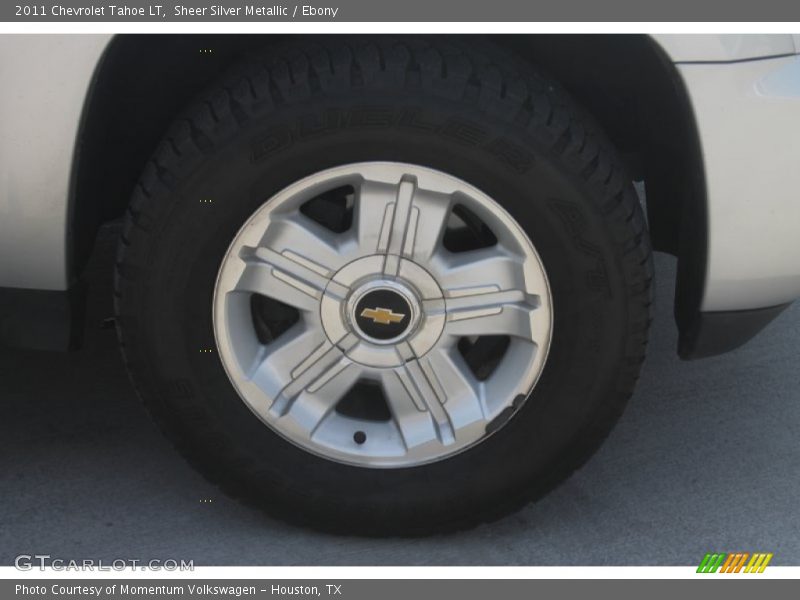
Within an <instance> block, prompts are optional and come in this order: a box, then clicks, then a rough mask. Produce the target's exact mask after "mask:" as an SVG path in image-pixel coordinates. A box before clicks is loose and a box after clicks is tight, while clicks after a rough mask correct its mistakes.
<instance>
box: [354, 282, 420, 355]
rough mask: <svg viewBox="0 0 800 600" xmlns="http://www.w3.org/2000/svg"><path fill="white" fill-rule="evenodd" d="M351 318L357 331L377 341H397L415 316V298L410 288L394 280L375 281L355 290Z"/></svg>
mask: <svg viewBox="0 0 800 600" xmlns="http://www.w3.org/2000/svg"><path fill="white" fill-rule="evenodd" d="M350 305H351V307H352V314H351V317H350V318H351V320H352V323H353V324H354V325H355V330H356V333H358V334H359V335H361V336H362V337H364V338H366V339H368V340H369V341H371V342H374V343H378V344H388V343H394V342H397V341H399V340H400V339H401V338H403V337H405V335H406V334H407V333H408V332H409V331H410V330H411V329H412V327H413V325H414V323H415V322H416V320H417V316H418V310H417V308H416V305H417V302H416V299H415V298H414V295H413V294H412V293H411V291H410V290H408V289H406V287H405V286H402V285H400V284H398V283H396V282H390V281H374V282H371V283H369V284H367V285H366V286H364V287H363V288H361V289H360V290H358V291H357V292H356V294H355V295H354V298H353V301H352V302H351V303H350Z"/></svg>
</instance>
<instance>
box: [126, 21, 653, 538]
mask: <svg viewBox="0 0 800 600" xmlns="http://www.w3.org/2000/svg"><path fill="white" fill-rule="evenodd" d="M376 161H377V162H381V163H407V164H412V165H420V167H421V168H427V169H435V170H436V171H437V172H441V173H445V174H447V175H449V176H452V177H454V178H458V179H459V180H462V181H465V182H467V183H468V184H469V185H471V186H474V188H475V189H477V190H480V192H482V193H484V194H486V195H487V196H488V197H490V198H492V199H494V200H495V201H496V202H497V204H499V205H500V206H502V210H504V211H506V212H507V213H508V214H509V215H510V216H511V217H512V218H513V219H514V220H515V221H516V223H518V224H519V226H520V227H521V228H522V230H523V231H524V232H525V234H526V236H527V238H528V239H530V240H531V241H532V243H533V246H535V251H536V253H537V254H538V257H539V258H540V260H541V263H542V265H543V268H544V270H545V271H546V274H547V279H548V282H549V290H550V297H551V300H552V330H551V334H550V337H549V354H548V355H547V360H546V362H544V363H543V368H542V370H541V372H540V373H539V375H538V382H537V383H536V385H535V387H534V388H533V390H532V392H530V394H529V395H527V398H526V397H525V395H523V396H522V397H520V398H516V399H515V401H514V402H513V406H511V407H509V408H508V409H507V410H505V411H504V412H503V415H502V418H501V419H500V421H501V422H502V423H501V424H502V426H493V427H492V428H491V429H492V431H491V435H489V434H488V433H489V428H487V430H486V431H487V435H486V436H485V438H482V439H481V440H480V443H475V444H474V445H471V446H469V447H465V448H463V449H462V451H460V452H457V453H454V454H451V455H447V456H444V457H442V458H441V459H440V460H431V461H420V462H419V464H414V465H412V466H408V465H400V466H394V467H393V468H369V467H365V466H364V465H357V464H348V463H347V461H338V460H331V459H330V458H328V457H324V456H320V455H319V453H315V452H311V451H308V449H307V448H305V449H304V448H302V447H299V446H298V444H296V443H292V442H291V441H290V440H288V439H287V438H286V436H285V435H282V434H281V433H280V432H279V431H276V430H275V429H274V428H273V427H270V426H268V425H266V424H265V423H264V422H263V420H262V419H260V418H258V417H257V416H256V415H255V414H254V411H253V410H251V409H250V408H249V407H248V405H247V404H246V403H245V402H243V401H242V397H241V396H240V394H239V393H238V392H237V388H236V387H235V386H234V385H232V381H231V378H229V376H228V371H227V370H226V369H227V366H226V364H223V357H222V356H221V350H220V348H221V347H220V345H219V343H218V341H219V340H218V337H217V336H215V322H214V317H213V312H214V306H215V304H214V302H215V299H214V290H215V285H217V277H218V274H219V272H220V267H221V265H222V264H223V263H224V261H225V259H226V256H227V254H226V253H227V252H228V249H229V247H230V245H231V243H232V240H234V239H235V238H237V235H239V232H240V230H241V228H242V227H243V225H244V224H245V223H246V222H248V219H251V217H252V216H253V215H254V214H255V213H256V212H257V211H258V210H259V209H260V208H261V207H262V205H264V201H265V200H266V199H268V198H270V197H272V196H274V195H275V194H278V193H279V192H280V191H281V190H284V189H286V188H287V186H291V185H292V184H295V183H296V182H298V181H300V180H303V179H304V178H306V177H309V176H313V175H314V174H316V173H320V172H324V171H326V170H327V169H332V168H338V167H341V166H343V165H351V164H355V163H362V162H376ZM267 204H269V203H267ZM652 278H653V267H652V257H651V249H650V243H649V238H648V235H647V231H646V228H645V221H644V219H643V215H642V211H641V207H640V205H639V202H638V199H637V196H636V193H635V191H634V190H633V188H632V185H631V179H630V177H628V176H627V175H626V173H625V169H624V167H623V164H622V161H621V160H620V158H619V156H618V155H617V153H616V152H615V150H614V149H613V147H612V146H611V144H610V143H609V142H608V141H607V140H606V138H605V137H604V135H603V134H602V133H601V132H600V130H599V128H598V126H597V125H596V124H595V123H594V122H593V120H592V119H591V118H590V117H589V116H588V115H586V114H585V113H584V112H583V111H582V110H581V109H579V108H578V107H577V106H576V105H575V104H574V103H573V102H572V101H571V99H570V98H569V97H568V95H567V94H566V93H565V92H564V91H563V90H562V89H560V88H559V86H558V85H557V84H556V83H554V82H553V81H551V80H549V79H548V78H546V77H544V76H542V75H540V74H537V71H536V69H535V68H533V67H532V66H531V65H529V64H527V63H525V62H522V61H521V60H519V59H517V58H516V57H514V56H511V55H507V54H505V53H504V52H503V51H501V50H499V49H497V48H494V47H491V46H486V47H479V45H478V44H476V43H475V42H474V41H471V42H470V43H469V44H464V43H463V42H462V41H460V40H459V39H457V38H451V39H448V38H446V37H441V36H439V37H436V38H430V39H427V38H411V37H398V38H388V37H380V38H378V37H374V38H373V37H370V38H344V37H337V36H330V37H327V38H325V39H323V40H321V41H315V40H306V41H302V42H300V43H290V44H287V45H285V46H282V47H279V48H273V49H271V50H270V51H269V52H265V53H264V54H263V55H255V56H253V57H250V58H248V60H246V61H244V62H243V63H242V64H241V65H239V66H237V67H236V68H235V69H234V70H233V71H232V72H231V73H230V74H229V75H228V76H227V77H226V78H225V79H224V80H223V81H222V83H220V84H219V85H217V86H215V87H213V88H212V89H210V90H209V91H208V92H207V93H205V94H203V95H202V96H201V97H200V98H199V99H198V100H197V101H196V102H195V103H194V104H192V106H191V107H189V108H188V109H187V110H186V111H185V112H184V113H183V114H182V115H181V116H179V117H178V118H177V119H176V120H175V122H174V123H173V125H172V127H171V128H170V130H169V131H168V133H167V134H166V136H165V138H164V140H163V141H162V142H161V144H160V145H159V147H158V149H157V150H156V152H155V154H154V156H153V158H152V159H151V160H150V161H149V162H148V164H147V166H146V168H145V170H144V173H143V175H142V176H141V179H140V181H139V183H138V185H137V186H136V189H135V192H134V194H133V198H132V201H131V204H130V208H129V211H128V214H127V220H126V224H125V227H124V232H123V234H122V236H121V240H120V246H119V256H118V263H117V270H116V278H115V282H116V283H115V294H116V311H117V324H118V332H119V335H120V340H121V345H122V349H123V355H124V357H125V360H126V363H127V366H128V369H129V371H130V374H131V377H132V379H133V381H134V384H135V386H136V388H137V390H138V392H139V394H140V396H141V398H142V400H143V402H144V404H145V405H146V407H147V408H148V410H149V411H150V413H151V414H152V416H153V417H154V419H155V421H156V422H157V423H158V424H159V426H160V427H161V428H162V429H163V430H164V432H165V433H166V435H167V436H168V437H169V438H170V439H171V440H172V441H173V442H174V444H175V446H176V447H177V448H178V450H179V451H180V452H181V453H182V454H183V455H184V456H185V457H186V458H187V459H188V460H189V462H190V463H191V464H192V465H194V466H195V467H196V468H197V469H199V470H200V471H201V472H202V473H203V474H204V475H205V476H206V477H207V478H208V479H209V480H210V481H211V482H213V483H215V484H217V485H218V486H219V487H221V488H222V489H223V490H224V491H225V492H226V493H228V494H230V495H232V496H234V497H238V498H241V499H243V500H246V501H247V502H249V503H250V504H254V505H256V506H258V507H261V508H264V509H266V510H267V511H268V512H269V513H270V514H272V515H275V516H277V517H280V518H282V519H285V520H288V521H291V522H293V523H299V524H303V525H308V526H312V527H315V528H318V529H323V530H326V531H332V532H342V533H354V534H362V535H403V536H406V535H423V534H431V533H435V532H443V531H453V530H457V529H462V528H466V527H469V526H473V525H475V524H478V523H480V522H485V521H490V520H493V519H496V518H498V517H500V516H503V515H505V514H507V513H508V512H509V511H513V510H516V509H518V508H519V507H520V506H522V505H524V504H525V503H526V502H529V501H531V500H533V499H536V498H538V497H540V496H542V495H543V494H545V493H547V492H548V491H550V490H551V489H553V488H554V487H555V486H556V485H558V484H559V483H560V482H561V481H563V480H564V479H565V478H566V477H568V476H569V475H570V474H571V473H572V472H573V471H574V470H575V469H577V468H578V467H580V466H581V465H582V464H583V463H584V462H585V461H586V460H587V459H588V458H589V457H590V456H591V455H592V453H594V452H595V451H596V449H597V448H598V447H599V445H600V444H601V442H602V441H603V440H604V439H605V437H606V436H607V435H608V433H609V431H610V430H611V427H612V426H613V424H614V423H615V422H616V420H617V419H618V417H619V415H620V413H621V411H622V410H623V408H624V405H625V403H626V401H627V399H628V398H629V397H630V395H631V393H632V391H633V388H634V385H635V382H636V380H637V378H638V374H639V370H640V366H641V364H642V362H643V360H644V355H645V347H646V343H647V333H648V328H649V324H650V321H651V313H650V308H651V302H652ZM465 360H466V359H465ZM337 410H338V409H337ZM495 423H497V421H495Z"/></svg>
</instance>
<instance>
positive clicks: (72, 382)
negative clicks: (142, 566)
mask: <svg viewBox="0 0 800 600" xmlns="http://www.w3.org/2000/svg"><path fill="white" fill-rule="evenodd" d="M113 250H114V229H113V228H107V229H106V230H104V232H103V234H102V236H101V239H100V241H99V242H98V246H97V248H96V251H95V254H94V257H93V260H92V264H91V267H90V272H89V277H88V279H89V282H90V284H91V286H92V287H91V297H90V305H89V312H88V323H89V326H88V333H87V341H86V345H85V347H84V349H83V350H81V351H80V352H77V353H73V354H43V353H38V352H30V351H28V352H24V351H12V350H8V349H0V410H1V411H2V412H0V414H1V415H2V417H1V418H0V564H6V565H7V564H11V563H12V562H13V559H14V557H15V556H16V555H17V554H21V553H25V554H34V553H40V554H50V555H52V556H53V557H59V558H64V559H79V558H102V559H105V560H109V561H110V560H112V559H117V558H139V559H153V558H161V559H165V558H178V559H181V558H183V559H185V560H189V559H193V560H194V561H195V564H196V565H290V564H291V565H378V564H380V565H473V564H474V565H625V564H630V565H689V564H697V563H698V562H699V561H700V559H701V558H702V556H703V554H704V553H706V552H709V551H728V552H730V551H750V552H752V551H764V552H774V553H775V558H774V559H773V564H779V565H800V502H798V497H800V476H799V475H800V369H798V360H797V355H798V350H800V307H798V306H795V307H793V308H791V309H789V310H788V311H787V312H786V313H784V314H783V315H782V316H781V317H780V318H779V319H778V320H777V321H776V322H774V323H773V324H771V325H770V326H769V328H768V329H766V330H765V331H764V332H762V333H761V334H760V335H759V336H758V337H757V338H756V339H755V340H753V341H752V342H751V343H750V344H749V345H748V346H746V347H744V348H742V349H740V350H738V351H736V352H733V353H731V354H728V355H726V356H722V357H717V358H711V359H706V360H703V361H698V362H692V363H684V362H680V361H679V360H678V358H677V357H676V355H675V345H676V332H675V329H674V325H673V321H672V314H671V312H672V303H671V297H672V294H673V284H672V280H673V279H674V261H673V260H672V259H671V258H669V257H666V256H663V255H659V256H658V257H657V261H656V262H657V276H658V278H659V283H658V285H659V288H658V298H657V309H656V312H657V315H656V320H655V325H654V328H653V331H652V337H651V340H652V341H651V345H650V350H649V357H648V360H647V362H646V363H645V367H644V372H643V376H642V379H641V381H640V383H639V387H638V391H637V393H636V395H635V396H634V397H633V399H632V400H631V403H630V405H629V408H628V410H627V412H626V413H625V415H624V416H623V418H622V420H621V421H620V423H619V425H618V426H617V428H616V429H615V430H614V432H613V433H612V435H611V437H610V438H609V439H608V441H607V442H606V444H605V445H604V446H603V448H602V449H601V450H600V452H599V453H598V454H597V455H596V456H595V457H594V458H593V459H592V460H591V461H590V462H589V464H588V465H587V466H586V467H585V468H584V469H583V470H581V471H580V472H579V473H577V474H576V475H575V476H574V477H572V478H571V479H570V480H569V481H568V482H567V483H565V484H564V485H563V486H561V487H560V488H559V489H558V490H556V491H555V492H554V493H552V494H551V495H550V496H548V497H547V498H545V499H544V500H542V501H541V502H539V503H538V504H535V505H532V506H528V507H527V508H525V509H524V510H522V511H521V512H519V513H517V514H515V515H512V516H510V517H508V518H506V519H505V520H502V521H500V522H497V523H495V524H492V525H487V526H481V527H479V528H477V529H475V530H473V531H470V532H467V533H462V534H458V535H451V536H441V537H433V538H428V539H419V540H398V539H387V540H373V539H358V538H347V537H334V536H329V535H321V534H317V533H314V532H310V531H305V530H300V529H296V528H294V527H291V526H289V525H285V524H283V523H280V522H276V521H275V520H273V519H271V518H269V517H267V516H265V515H263V514H261V513H260V512H258V511H255V510H252V509H249V508H246V507H244V506H241V505H240V504H238V503H237V502H234V501H232V500H229V499H228V498H226V497H225V496H223V495H221V494H220V493H219V492H218V491H217V490H216V489H215V488H214V487H212V486H211V485H209V484H207V483H206V482H205V481H204V480H203V478H202V477H200V476H199V475H198V474H197V473H195V472H194V471H193V470H192V469H191V468H189V467H188V466H187V465H186V464H185V463H184V462H183V460H182V459H181V458H180V457H179V456H178V455H177V454H176V453H175V452H174V451H173V450H172V448H171V447H170V446H169V444H168V443H167V442H166V441H165V440H164V439H163V438H162V436H161V435H160V433H159V432H158V431H157V430H156V428H155V427H154V426H153V424H152V423H151V422H150V420H149V419H148V417H147V415H146V414H145V412H144V410H143V409H142V408H141V406H140V405H139V402H138V401H137V399H136V397H135V395H134V393H133V391H132V390H131V387H130V385H129V383H128V379H127V376H126V374H125V371H124V369H123V366H122V363H121V361H120V358H119V354H118V352H117V348H116V339H115V333H114V331H113V330H107V329H101V327H100V325H101V322H102V321H103V319H104V318H105V317H108V316H109V315H110V314H111V306H110V291H109V279H110V265H111V261H112V257H113ZM204 499H206V500H207V499H211V500H213V502H201V500H204Z"/></svg>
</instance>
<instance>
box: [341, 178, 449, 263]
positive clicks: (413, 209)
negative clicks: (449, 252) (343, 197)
mask: <svg viewBox="0 0 800 600" xmlns="http://www.w3.org/2000/svg"><path fill="white" fill-rule="evenodd" d="M450 206H451V196H450V195H449V194H442V193H437V192H433V191H430V190H425V189H421V188H420V187H419V186H418V185H417V182H416V179H415V178H413V177H404V178H402V179H401V181H400V183H398V184H397V185H391V184H387V183H381V182H375V181H364V182H363V183H362V185H361V186H360V188H359V191H358V194H357V198H356V226H357V228H358V239H359V247H360V248H361V249H362V252H364V253H375V254H386V255H387V258H386V261H385V263H384V273H385V274H387V275H397V270H398V263H399V261H398V257H401V256H402V257H406V258H409V259H412V260H415V261H417V262H426V261H427V260H429V259H430V257H431V256H432V255H433V254H434V253H435V252H436V249H437V247H438V246H439V244H440V242H441V238H442V233H443V231H444V227H445V225H446V223H447V217H448V215H449V213H450Z"/></svg>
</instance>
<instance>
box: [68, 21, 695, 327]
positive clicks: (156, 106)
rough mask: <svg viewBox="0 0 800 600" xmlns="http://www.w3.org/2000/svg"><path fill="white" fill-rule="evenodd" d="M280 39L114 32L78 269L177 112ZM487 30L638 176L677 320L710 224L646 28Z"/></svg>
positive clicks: (683, 103)
mask: <svg viewBox="0 0 800 600" xmlns="http://www.w3.org/2000/svg"><path fill="white" fill-rule="evenodd" d="M284 37H286V36H273V35H118V36H115V37H114V38H113V40H112V41H111V43H110V44H109V47H108V48H107V50H106V52H105V54H104V57H103V59H102V61H101V64H100V65H99V66H98V69H97V73H96V76H95V81H94V84H93V86H92V90H91V92H90V96H89V98H88V99H87V103H86V109H85V111H84V118H83V123H82V127H81V134H80V136H79V146H78V152H77V154H76V156H77V160H76V161H75V165H74V169H75V170H74V173H73V182H74V186H73V197H72V198H71V208H72V223H71V232H72V237H71V239H72V247H71V249H70V250H71V256H72V259H73V260H72V263H71V264H72V265H74V267H75V270H76V271H77V272H79V271H80V270H81V269H82V267H83V265H84V264H85V261H86V259H87V258H88V255H89V253H90V251H91V247H92V245H93V241H94V237H95V234H96V231H97V228H98V226H99V225H100V224H101V223H102V222H104V221H107V220H110V219H113V218H115V217H117V216H119V215H121V214H122V213H123V212H124V210H125V207H126V206H127V204H128V200H129V198H130V195H131V191H132V189H133V186H134V185H135V183H136V180H137V178H138V177H139V175H140V173H141V172H142V170H143V168H144V164H145V162H146V161H147V159H148V157H149V156H150V154H151V153H152V151H153V150H154V149H155V146H156V144H157V143H158V140H159V139H160V138H161V136H162V135H163V133H164V132H165V131H166V129H167V127H168V126H169V124H170V122H171V121H172V119H173V118H174V117H175V115H176V114H177V113H178V112H179V111H180V110H181V108H182V107H183V106H184V105H186V104H188V103H189V102H190V100H191V99H192V98H193V97H194V96H195V95H196V94H197V93H199V92H200V91H201V90H202V89H203V88H204V87H206V86H207V85H208V84H209V83H211V82H212V81H213V80H215V79H216V78H217V77H218V76H219V74H220V73H221V72H222V71H224V70H225V69H226V68H227V67H228V66H229V65H230V64H231V63H233V62H235V61H236V59H237V58H238V57H240V56H241V55H242V54H244V53H246V52H247V51H248V50H251V49H255V48H262V47H264V46H269V45H271V44H275V43H277V42H279V41H280V40H282V39H283V38H284ZM487 37H489V38H491V40H492V41H493V42H494V43H496V44H498V45H502V46H505V47H507V48H509V49H511V50H513V51H514V52H516V53H517V54H519V55H521V56H523V57H524V58H527V59H529V60H530V61H531V62H532V63H534V64H537V65H538V66H539V67H540V68H541V69H543V70H544V71H545V72H547V73H549V74H550V75H551V76H552V77H553V78H554V79H556V80H557V81H559V82H560V83H561V84H562V85H563V86H564V87H565V88H566V89H567V90H568V91H569V92H570V93H571V94H572V95H573V96H574V97H576V99H577V100H578V101H579V102H580V103H581V104H582V105H583V106H584V107H585V108H586V109H587V110H588V111H589V112H590V113H592V114H593V115H594V117H595V118H596V119H598V120H599V121H600V123H601V124H602V126H603V128H604V129H605V130H606V132H607V133H608V135H609V136H610V137H611V139H612V141H613V142H614V144H615V145H616V147H617V148H618V149H619V150H620V151H621V152H622V154H623V156H624V157H625V159H626V162H627V164H628V165H629V167H630V170H631V174H632V176H633V177H634V178H635V179H637V180H644V181H645V185H646V189H647V211H648V216H649V228H650V236H651V239H652V240H653V245H654V247H655V248H656V249H657V250H662V251H665V252H669V253H671V254H675V255H677V256H678V257H679V267H678V289H677V293H676V316H677V317H678V321H679V324H680V323H681V321H682V320H683V321H684V322H685V321H686V320H687V319H689V318H690V317H691V315H692V314H693V312H696V310H697V309H698V307H699V304H700V293H701V290H702V283H703V276H704V270H705V250H704V249H705V235H706V234H705V231H706V229H705V223H706V221H705V198H704V196H703V194H704V191H703V190H704V179H703V169H702V159H701V157H700V151H699V142H698V138H697V134H696V130H695V126H694V120H693V117H692V111H691V107H690V105H689V102H688V99H687V96H686V93H685V90H684V89H683V84H682V82H681V80H680V77H679V76H678V73H677V71H676V69H675V68H674V66H673V65H672V64H671V62H670V61H669V60H668V58H667V57H666V56H665V55H664V54H663V52H662V51H661V49H660V47H659V46H658V45H657V44H656V43H655V41H654V40H653V39H652V38H651V37H650V36H646V35H572V34H570V35H497V36H487ZM208 50H210V52H209V51H208Z"/></svg>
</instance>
